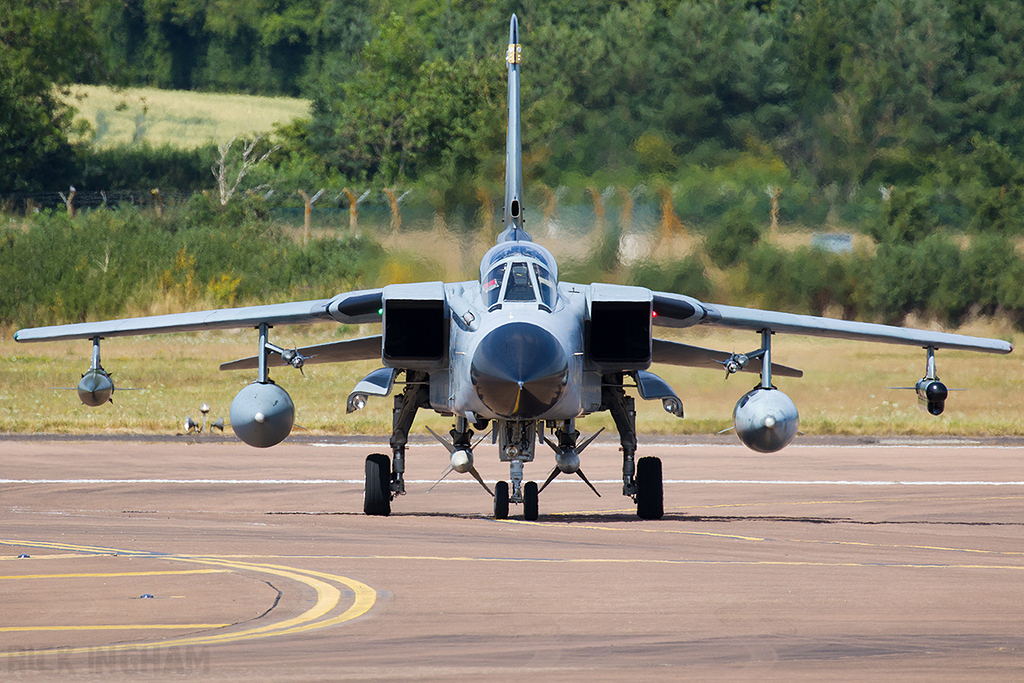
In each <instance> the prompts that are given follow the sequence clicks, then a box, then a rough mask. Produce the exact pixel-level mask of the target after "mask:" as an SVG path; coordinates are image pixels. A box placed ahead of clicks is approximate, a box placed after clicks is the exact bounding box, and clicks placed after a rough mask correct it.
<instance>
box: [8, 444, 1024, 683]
mask: <svg viewBox="0 0 1024 683" xmlns="http://www.w3.org/2000/svg"><path fill="white" fill-rule="evenodd" d="M382 443H383V440H381V441H378V442H376V443H374V442H373V441H371V440H369V439H333V440H324V439H301V440H295V441H289V442H286V443H285V444H282V445H280V446H278V447H275V448H273V449H269V450H256V449H251V448H249V447H247V446H244V445H241V444H239V443H237V442H233V441H232V440H231V439H227V438H225V439H220V438H213V439H209V438H206V437H201V438H199V439H195V438H193V439H191V440H189V439H187V438H185V437H175V438H166V439H153V438H150V439H141V438H138V437H136V438H131V439H129V438H116V439H106V438H104V439H87V440H86V439H78V440H70V441H69V440H65V439H64V438H62V437H46V438H43V437H39V438H27V437H5V438H3V439H0V463H2V470H0V595H2V598H3V599H2V601H0V678H2V679H4V680H62V681H69V680H182V679H189V678H194V679H197V680H230V681H238V680H245V679H251V680H254V681H307V680H398V681H478V680H498V681H512V680H516V681H519V680H523V679H524V678H528V679H529V680H538V681H548V680H551V681H622V680H631V679H637V680H644V681H647V680H666V681H668V680H672V681H676V680H752V679H761V680H787V681H791V680H815V681H817V680H849V681H865V680H907V681H918V680H920V681H935V680H972V681H976V680H986V681H999V680H1012V681H1019V680H1022V679H1024V611H1022V601H1024V588H1022V586H1024V581H1022V579H1024V533H1022V532H1024V457H1022V456H1024V443H1022V442H1021V440H1019V439H1002V440H984V439H982V440H978V439H928V440H917V439H863V438H861V439H833V440H829V441H827V442H822V441H810V440H801V441H798V445H794V446H791V447H789V448H788V449H786V450H784V451H783V452H781V453H779V454H775V455H761V454H756V453H753V452H751V451H748V450H746V449H744V448H742V447H740V446H736V445H732V443H733V442H732V441H731V440H729V439H722V438H705V439H690V438H688V437H687V438H685V441H684V440H683V438H680V439H678V440H676V439H647V438H642V439H641V449H640V453H639V455H657V456H659V457H661V458H662V460H663V463H664V473H665V479H666V484H665V507H666V514H665V517H664V518H663V519H662V520H659V521H642V520H639V519H637V518H636V516H635V514H634V510H633V509H632V508H631V506H630V501H629V500H628V499H627V498H624V497H623V496H621V495H620V488H621V484H620V474H621V472H620V468H621V459H620V456H619V454H618V452H617V444H615V443H614V442H609V441H601V442H598V443H595V444H594V445H592V446H591V447H590V448H589V449H588V450H587V452H586V453H585V454H584V456H583V469H584V471H585V472H586V473H587V476H588V477H589V478H590V479H591V480H592V481H593V482H594V483H595V485H596V486H597V487H598V489H599V490H600V492H601V494H602V497H601V498H598V497H596V496H595V495H594V494H593V493H592V492H591V491H590V490H589V489H588V488H587V487H586V486H585V485H584V484H583V483H582V481H580V480H579V479H577V478H576V477H568V476H565V475H562V476H560V477H558V478H557V479H556V480H555V482H554V483H552V485H551V486H550V487H549V488H548V489H547V490H546V491H544V493H543V494H542V495H541V501H540V511H541V517H540V520H539V521H538V522H536V523H527V522H524V521H522V519H521V518H519V519H516V518H513V519H509V520H507V521H496V520H494V519H492V518H491V517H490V510H491V501H490V497H489V496H488V495H487V493H486V492H484V491H483V489H481V488H480V487H479V485H477V484H476V483H475V482H473V481H472V480H471V479H469V477H468V475H451V476H449V477H448V478H447V479H446V480H445V481H444V482H443V483H441V484H440V485H438V486H436V487H435V488H434V489H433V491H429V492H428V489H429V488H430V487H431V486H432V484H433V482H434V481H435V480H436V479H437V478H438V477H440V476H441V474H442V473H443V472H444V470H445V468H446V465H447V454H446V453H445V451H444V449H443V448H442V447H441V446H439V445H436V444H434V445H431V444H429V443H427V442H425V441H417V442H416V443H415V444H414V445H413V446H412V447H411V448H410V452H409V456H408V472H407V477H408V479H409V480H410V483H409V486H408V495H406V496H404V497H402V498H400V499H399V500H397V501H395V503H394V506H393V510H394V513H393V514H392V515H391V516H390V517H387V518H369V517H365V516H363V515H362V514H361V509H362V476H363V474H362V470H363V459H364V457H365V456H366V454H367V453H370V452H386V450H387V449H386V448H382V447H381V444H382ZM545 450H546V447H543V446H542V447H540V448H538V458H537V462H535V463H533V464H531V465H528V466H527V470H526V472H527V477H528V478H532V479H536V480H539V481H543V479H544V478H545V477H546V476H547V473H548V471H550V469H551V467H552V465H553V458H552V457H551V455H550V454H549V453H547V452H545ZM477 467H478V469H479V470H480V472H481V474H482V475H483V476H484V478H485V479H486V480H488V481H489V482H493V481H494V480H496V479H498V478H505V477H507V476H508V469H507V466H504V465H502V464H501V463H499V462H498V459H497V456H496V454H495V452H494V449H493V447H491V446H489V445H486V444H485V445H482V446H481V447H480V448H479V449H478V451H477ZM517 513H519V514H520V515H521V509H520V508H517V507H515V506H513V509H512V514H513V515H516V514H517Z"/></svg>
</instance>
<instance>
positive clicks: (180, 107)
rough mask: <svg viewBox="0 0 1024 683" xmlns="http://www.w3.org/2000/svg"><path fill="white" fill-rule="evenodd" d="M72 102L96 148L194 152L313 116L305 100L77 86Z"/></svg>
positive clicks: (154, 89) (153, 89)
mask: <svg viewBox="0 0 1024 683" xmlns="http://www.w3.org/2000/svg"><path fill="white" fill-rule="evenodd" d="M68 100H69V102H70V103H71V104H72V105H73V106H74V107H75V108H76V109H78V118H79V119H83V120H85V121H87V122H88V123H89V125H90V126H91V127H92V131H93V135H94V137H93V138H92V142H93V144H95V145H96V146H97V147H111V146H113V145H118V144H131V143H133V142H134V143H141V142H148V143H149V144H151V145H153V146H154V147H160V146H162V145H165V144H169V145H172V146H174V147H181V148H193V147H199V146H201V145H205V144H208V143H211V142H214V143H216V142H227V141H228V140H230V139H231V138H233V137H236V136H237V137H241V136H251V135H253V134H254V133H266V132H269V131H270V130H271V129H272V128H273V126H274V124H276V123H283V122H288V121H290V120H292V119H295V118H299V117H306V116H309V101H307V100H300V99H294V98H289V97H258V96H253V95H227V94H220V93H199V92H185V91H177V90H158V89H156V88H126V89H124V90H114V89H111V88H109V87H106V86H89V85H76V86H74V87H73V88H72V90H71V95H70V96H69V98H68Z"/></svg>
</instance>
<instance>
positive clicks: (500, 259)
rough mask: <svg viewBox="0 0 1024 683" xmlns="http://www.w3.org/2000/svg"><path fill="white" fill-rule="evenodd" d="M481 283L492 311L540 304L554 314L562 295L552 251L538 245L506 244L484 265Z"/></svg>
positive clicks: (526, 243)
mask: <svg viewBox="0 0 1024 683" xmlns="http://www.w3.org/2000/svg"><path fill="white" fill-rule="evenodd" d="M480 284H481V285H482V286H483V292H484V299H485V301H486V304H487V308H488V310H490V309H493V308H498V307H500V306H501V304H502V303H504V302H515V303H531V302H536V303H537V304H538V306H540V307H542V308H545V309H547V310H549V311H550V310H552V309H553V308H554V307H555V299H556V297H557V295H558V267H557V265H556V264H555V259H554V257H553V256H552V255H551V252H549V251H548V250H547V249H545V248H544V247H542V246H540V245H538V244H535V243H533V242H503V243H501V244H498V245H496V246H494V247H492V248H491V250H490V251H488V252H487V254H486V255H485V256H484V258H483V261H481V262H480Z"/></svg>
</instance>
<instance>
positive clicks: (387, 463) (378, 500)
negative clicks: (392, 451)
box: [363, 453, 391, 517]
mask: <svg viewBox="0 0 1024 683" xmlns="http://www.w3.org/2000/svg"><path fill="white" fill-rule="evenodd" d="M363 512H364V513H366V514H368V515H375V516H378V517H386V516H387V515H390V514H391V459H390V458H389V457H388V456H386V455H384V454H383V453H373V454H371V455H368V456H366V485H365V487H364V488H363Z"/></svg>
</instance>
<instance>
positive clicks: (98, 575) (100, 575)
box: [0, 569, 229, 579]
mask: <svg viewBox="0 0 1024 683" xmlns="http://www.w3.org/2000/svg"><path fill="white" fill-rule="evenodd" d="M228 572H229V570H227V569H179V570H166V571H152V572H82V573H78V574H17V575H14V576H3V575H0V579H107V578H113V577H116V576H178V575H181V574H226V573H228Z"/></svg>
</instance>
